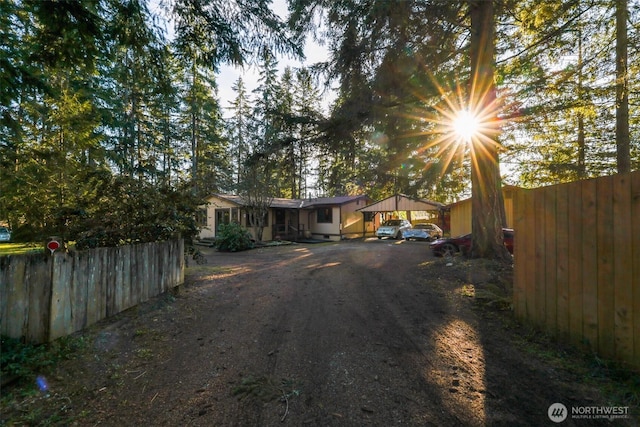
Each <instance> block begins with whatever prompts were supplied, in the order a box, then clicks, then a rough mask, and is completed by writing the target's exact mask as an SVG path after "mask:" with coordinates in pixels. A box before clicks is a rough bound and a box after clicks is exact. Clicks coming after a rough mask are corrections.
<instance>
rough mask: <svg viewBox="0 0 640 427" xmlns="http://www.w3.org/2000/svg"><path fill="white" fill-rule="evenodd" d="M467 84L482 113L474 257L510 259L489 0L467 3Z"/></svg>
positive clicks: (475, 146) (474, 185)
mask: <svg viewBox="0 0 640 427" xmlns="http://www.w3.org/2000/svg"><path fill="white" fill-rule="evenodd" d="M470 8H471V55H470V56H471V83H470V94H469V97H470V98H469V102H470V105H471V108H472V110H475V111H481V112H482V116H483V117H482V124H481V127H482V129H481V132H482V133H481V134H479V135H476V136H475V137H474V138H473V140H472V143H471V144H472V146H471V156H472V159H471V194H472V220H471V229H472V233H473V241H472V247H471V256H472V257H474V258H490V259H510V255H509V252H508V251H507V249H506V248H505V246H504V238H503V235H502V227H504V226H505V225H506V215H505V210H504V198H503V194H502V181H501V178H500V164H499V160H498V147H499V143H498V135H499V133H500V125H499V123H498V110H497V106H496V91H495V83H494V66H495V59H494V50H495V33H494V16H493V14H494V9H493V0H484V1H483V0H471V1H470Z"/></svg>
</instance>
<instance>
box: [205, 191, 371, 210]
mask: <svg viewBox="0 0 640 427" xmlns="http://www.w3.org/2000/svg"><path fill="white" fill-rule="evenodd" d="M214 196H215V197H218V198H220V199H224V200H226V201H228V202H231V203H233V204H235V205H238V206H244V205H245V204H246V202H245V200H244V199H243V198H242V196H238V195H235V194H214ZM358 199H365V200H367V199H368V198H367V196H363V195H360V196H339V197H319V198H316V199H305V200H302V199H285V198H280V197H275V198H273V200H272V201H271V206H270V207H272V208H284V209H305V208H314V207H319V206H336V205H343V204H345V203H349V202H352V201H355V200H358Z"/></svg>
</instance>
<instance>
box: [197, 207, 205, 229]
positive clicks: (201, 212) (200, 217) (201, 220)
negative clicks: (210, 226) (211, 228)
mask: <svg viewBox="0 0 640 427" xmlns="http://www.w3.org/2000/svg"><path fill="white" fill-rule="evenodd" d="M196 223H197V224H198V225H200V226H202V227H206V226H207V209H206V208H202V209H198V211H197V212H196Z"/></svg>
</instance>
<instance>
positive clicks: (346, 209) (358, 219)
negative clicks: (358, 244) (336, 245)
mask: <svg viewBox="0 0 640 427" xmlns="http://www.w3.org/2000/svg"><path fill="white" fill-rule="evenodd" d="M365 203H366V201H365V200H354V201H352V202H349V203H345V204H344V205H342V206H341V207H340V212H341V214H340V216H341V218H340V222H341V224H342V229H341V232H342V233H341V234H342V236H343V238H347V239H351V238H357V237H364V236H366V235H367V234H371V235H373V233H374V232H375V224H374V223H373V222H372V221H364V215H363V213H362V212H359V211H356V209H359V208H361V207H362V206H364V205H365ZM363 233H364V236H363Z"/></svg>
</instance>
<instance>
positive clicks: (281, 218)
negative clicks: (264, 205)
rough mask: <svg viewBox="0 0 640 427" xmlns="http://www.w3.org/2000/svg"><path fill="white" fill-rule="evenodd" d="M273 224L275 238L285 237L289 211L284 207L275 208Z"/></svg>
mask: <svg viewBox="0 0 640 427" xmlns="http://www.w3.org/2000/svg"><path fill="white" fill-rule="evenodd" d="M273 216H274V219H273V221H274V224H273V236H274V238H275V239H278V238H280V239H285V238H286V236H287V211H285V210H284V209H275V210H274V213H273Z"/></svg>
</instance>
